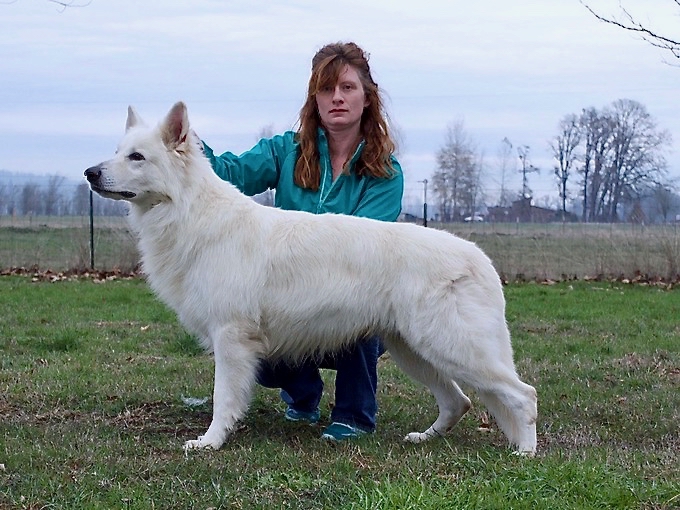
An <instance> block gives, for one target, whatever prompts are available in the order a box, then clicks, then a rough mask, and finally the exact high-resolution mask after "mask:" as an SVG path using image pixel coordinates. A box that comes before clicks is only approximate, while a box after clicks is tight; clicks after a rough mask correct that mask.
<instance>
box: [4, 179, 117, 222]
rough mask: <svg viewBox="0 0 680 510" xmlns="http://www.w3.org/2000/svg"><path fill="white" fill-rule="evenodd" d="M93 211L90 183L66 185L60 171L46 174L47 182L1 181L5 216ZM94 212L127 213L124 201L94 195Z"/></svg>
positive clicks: (98, 214) (57, 214) (95, 213)
mask: <svg viewBox="0 0 680 510" xmlns="http://www.w3.org/2000/svg"><path fill="white" fill-rule="evenodd" d="M89 213H90V187H89V186H88V184H87V183H81V184H78V185H77V186H75V187H73V186H70V185H66V178H65V177H63V176H61V175H51V176H47V177H45V181H44V184H38V183H36V182H27V183H24V184H18V185H16V184H12V183H3V182H0V215H2V216H87V215H88V214H89ZM93 213H94V215H95V216H124V215H125V214H127V208H126V206H125V204H123V203H121V202H117V201H114V200H106V199H103V198H101V197H99V196H98V195H95V196H94V200H93Z"/></svg>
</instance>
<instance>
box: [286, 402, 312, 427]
mask: <svg viewBox="0 0 680 510" xmlns="http://www.w3.org/2000/svg"><path fill="white" fill-rule="evenodd" d="M283 416H284V417H285V418H286V420H288V421H302V422H306V423H309V424H310V425H316V424H317V423H318V422H319V418H320V417H321V413H319V410H318V409H316V410H314V411H298V410H297V409H293V408H292V407H290V406H289V407H288V409H286V412H285V413H284V415H283Z"/></svg>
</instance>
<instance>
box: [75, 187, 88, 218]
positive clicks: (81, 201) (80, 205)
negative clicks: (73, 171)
mask: <svg viewBox="0 0 680 510" xmlns="http://www.w3.org/2000/svg"><path fill="white" fill-rule="evenodd" d="M71 204H72V213H73V214H74V215H76V216H87V214H88V212H89V210H90V186H89V185H88V184H87V183H86V182H81V183H80V184H78V186H76V189H75V191H74V193H73V198H72V199H71Z"/></svg>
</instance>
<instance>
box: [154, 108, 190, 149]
mask: <svg viewBox="0 0 680 510" xmlns="http://www.w3.org/2000/svg"><path fill="white" fill-rule="evenodd" d="M188 134H189V115H188V114H187V107H186V105H185V104H184V103H183V102H181V101H179V102H177V103H175V104H174V105H173V107H172V108H170V111H169V112H168V114H167V116H166V117H165V120H164V121H163V125H162V126H161V136H162V137H163V143H164V144H165V146H166V147H167V148H168V149H176V148H177V147H178V146H179V145H180V144H183V143H184V142H185V141H186V139H187V135H188Z"/></svg>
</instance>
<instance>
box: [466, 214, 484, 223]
mask: <svg viewBox="0 0 680 510" xmlns="http://www.w3.org/2000/svg"><path fill="white" fill-rule="evenodd" d="M463 219H464V220H465V221H466V222H468V223H470V222H474V223H477V222H480V221H484V217H483V216H478V215H476V214H475V215H474V216H468V217H466V218H463Z"/></svg>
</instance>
